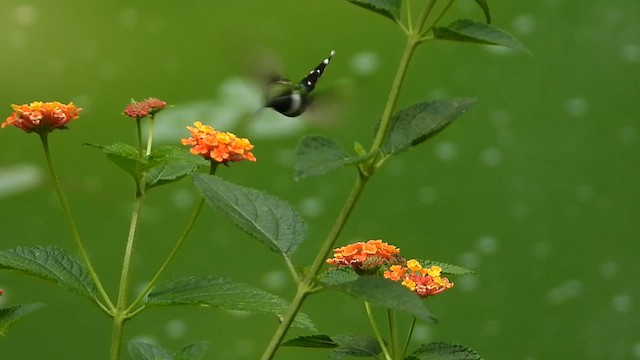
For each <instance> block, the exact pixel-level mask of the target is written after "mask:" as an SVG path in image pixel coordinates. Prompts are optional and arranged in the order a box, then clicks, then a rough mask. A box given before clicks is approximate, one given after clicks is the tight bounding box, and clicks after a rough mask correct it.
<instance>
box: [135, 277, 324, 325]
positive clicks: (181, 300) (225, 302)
mask: <svg viewBox="0 0 640 360" xmlns="http://www.w3.org/2000/svg"><path fill="white" fill-rule="evenodd" d="M145 301H146V303H147V304H149V305H165V306H168V305H208V306H213V307H216V308H220V309H225V310H241V311H249V312H254V313H261V314H276V315H277V316H278V317H280V318H281V317H282V315H283V314H284V312H285V311H286V310H287V307H288V306H289V303H288V302H287V301H285V300H284V299H282V298H280V297H278V296H276V295H273V294H270V293H268V292H266V291H263V290H260V289H258V288H255V287H253V286H250V285H247V284H242V283H237V282H234V281H231V280H229V279H225V278H222V277H214V276H204V277H188V278H182V279H176V280H171V281H168V282H164V283H160V284H158V285H157V286H156V287H155V289H153V291H151V292H150V293H149V295H148V296H147V298H146V300H145ZM293 325H294V326H297V327H300V328H307V329H310V330H315V325H314V324H313V322H312V321H311V320H310V319H309V317H308V316H307V315H305V314H302V313H299V314H298V316H297V317H296V319H295V320H294V322H293Z"/></svg>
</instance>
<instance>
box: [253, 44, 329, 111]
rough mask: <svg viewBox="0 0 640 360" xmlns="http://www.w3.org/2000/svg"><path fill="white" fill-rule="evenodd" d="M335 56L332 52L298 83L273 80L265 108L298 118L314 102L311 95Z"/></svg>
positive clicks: (279, 78) (286, 80)
mask: <svg viewBox="0 0 640 360" xmlns="http://www.w3.org/2000/svg"><path fill="white" fill-rule="evenodd" d="M334 54H335V51H333V50H331V53H330V54H329V56H328V57H326V58H325V59H324V60H322V62H321V63H320V64H319V65H318V66H316V67H315V68H314V69H313V70H311V71H310V72H309V74H307V76H305V77H304V78H303V79H302V80H300V82H298V83H296V82H293V81H291V80H288V79H284V78H282V77H278V78H276V79H274V80H272V81H271V83H270V84H269V86H268V88H267V91H266V99H267V100H266V102H265V107H270V108H272V109H273V110H275V111H277V112H279V113H280V114H282V115H284V116H288V117H296V116H298V115H300V114H302V113H304V112H305V110H306V109H307V107H308V106H309V104H310V103H311V101H312V98H311V97H310V96H309V94H310V93H311V91H313V89H314V88H315V86H316V83H317V82H318V80H319V79H320V77H321V76H322V74H323V73H324V70H325V69H326V68H327V66H328V65H329V62H330V61H331V57H332V56H333V55H334Z"/></svg>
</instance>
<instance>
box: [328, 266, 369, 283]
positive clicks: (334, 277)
mask: <svg viewBox="0 0 640 360" xmlns="http://www.w3.org/2000/svg"><path fill="white" fill-rule="evenodd" d="M359 277H360V276H359V275H358V274H357V273H356V272H355V271H354V270H353V269H352V268H350V267H341V268H332V269H329V270H327V271H325V272H323V273H322V274H320V275H318V280H319V281H320V282H321V283H322V284H323V285H324V286H332V285H339V284H342V283H345V282H349V281H354V280H357V279H358V278H359Z"/></svg>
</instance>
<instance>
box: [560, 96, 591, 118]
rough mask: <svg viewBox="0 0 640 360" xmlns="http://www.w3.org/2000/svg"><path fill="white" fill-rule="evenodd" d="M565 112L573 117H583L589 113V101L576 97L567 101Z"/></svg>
mask: <svg viewBox="0 0 640 360" xmlns="http://www.w3.org/2000/svg"><path fill="white" fill-rule="evenodd" d="M565 110H566V111H567V113H569V115H571V116H573V117H581V116H584V115H586V114H587V112H589V101H587V99H585V98H583V97H574V98H571V99H569V100H567V103H566V104H565Z"/></svg>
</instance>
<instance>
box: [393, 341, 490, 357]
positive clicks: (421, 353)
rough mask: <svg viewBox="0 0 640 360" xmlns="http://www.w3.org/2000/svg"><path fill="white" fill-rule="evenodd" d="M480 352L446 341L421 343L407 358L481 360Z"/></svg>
mask: <svg viewBox="0 0 640 360" xmlns="http://www.w3.org/2000/svg"><path fill="white" fill-rule="evenodd" d="M481 359H482V358H481V357H480V355H478V353H476V352H475V351H473V350H471V349H469V348H468V347H466V346H463V345H458V344H449V343H445V342H432V343H429V344H424V345H421V346H420V347H419V348H418V349H416V350H415V351H414V352H413V353H412V354H411V355H409V357H407V358H405V360H481Z"/></svg>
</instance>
